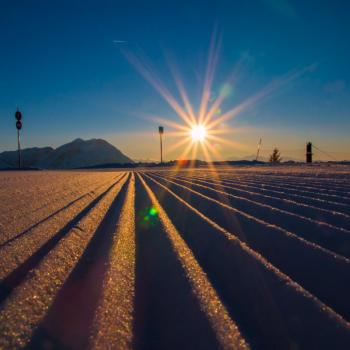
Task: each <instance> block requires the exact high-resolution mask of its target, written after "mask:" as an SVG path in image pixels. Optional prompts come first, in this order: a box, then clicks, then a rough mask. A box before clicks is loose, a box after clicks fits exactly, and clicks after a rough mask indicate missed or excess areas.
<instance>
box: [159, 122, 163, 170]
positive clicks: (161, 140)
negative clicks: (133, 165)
mask: <svg viewBox="0 0 350 350" xmlns="http://www.w3.org/2000/svg"><path fill="white" fill-rule="evenodd" d="M158 131H159V141H160V164H163V134H164V127H163V126H159V127H158Z"/></svg>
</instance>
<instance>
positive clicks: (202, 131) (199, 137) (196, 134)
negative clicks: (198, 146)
mask: <svg viewBox="0 0 350 350" xmlns="http://www.w3.org/2000/svg"><path fill="white" fill-rule="evenodd" d="M206 136H207V130H206V128H205V127H204V126H203V125H193V126H192V130H191V137H192V140H193V141H200V142H201V141H204V140H205V137H206Z"/></svg>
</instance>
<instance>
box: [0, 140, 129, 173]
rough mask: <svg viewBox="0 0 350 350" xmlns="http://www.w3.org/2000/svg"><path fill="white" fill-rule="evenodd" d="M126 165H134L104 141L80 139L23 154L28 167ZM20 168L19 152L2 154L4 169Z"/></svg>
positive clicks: (2, 166) (23, 161)
mask: <svg viewBox="0 0 350 350" xmlns="http://www.w3.org/2000/svg"><path fill="white" fill-rule="evenodd" d="M111 163H114V164H124V163H133V161H132V160H131V159H130V158H129V157H127V156H126V155H124V154H123V153H122V152H121V151H119V150H118V149H117V148H116V147H114V146H113V145H111V144H110V143H108V142H107V141H105V140H102V139H92V140H87V141H84V140H82V139H76V140H74V141H72V142H69V143H67V144H64V145H62V146H60V147H58V148H56V149H53V148H51V147H45V148H28V149H24V150H23V151H22V164H23V166H25V167H37V168H46V169H72V168H81V167H89V166H93V165H100V164H111ZM9 166H10V167H16V166H17V151H10V152H3V153H0V168H6V167H9Z"/></svg>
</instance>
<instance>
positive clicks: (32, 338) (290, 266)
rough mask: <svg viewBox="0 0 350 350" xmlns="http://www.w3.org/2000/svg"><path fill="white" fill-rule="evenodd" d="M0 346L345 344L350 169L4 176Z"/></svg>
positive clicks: (0, 189) (0, 186)
mask: <svg viewBox="0 0 350 350" xmlns="http://www.w3.org/2000/svg"><path fill="white" fill-rule="evenodd" d="M0 279H1V284H0V348H1V349H16V348H27V349H248V348H251V349H348V348H349V346H350V345H349V344H350V323H349V321H350V302H349V296H350V167H347V166H326V165H317V166H311V167H307V166H278V167H232V168H229V167H220V168H216V169H214V168H210V167H209V168H201V169H178V170H174V169H168V168H164V169H162V168H157V169H151V170H150V169H143V170H142V169H141V170H137V171H128V170H121V171H91V172H90V171H61V172H56V171H55V172H53V171H47V172H46V171H40V172H2V173H0Z"/></svg>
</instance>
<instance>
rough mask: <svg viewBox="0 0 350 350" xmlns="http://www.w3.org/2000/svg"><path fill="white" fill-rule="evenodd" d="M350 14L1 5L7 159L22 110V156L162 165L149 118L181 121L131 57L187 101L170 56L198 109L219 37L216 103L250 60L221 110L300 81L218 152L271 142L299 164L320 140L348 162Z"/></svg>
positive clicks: (236, 152) (336, 10)
mask: <svg viewBox="0 0 350 350" xmlns="http://www.w3.org/2000/svg"><path fill="white" fill-rule="evenodd" d="M349 15H350V3H349V2H347V1H317V2H315V1H293V0H281V1H278V0H247V1H229V0H227V1H205V0H202V1H106V0H100V1H97V0H96V1H91V0H90V1H89V0H85V1H82V0H80V1H78V0H70V1H66V0H61V1H58V0H57V1H56V0H52V1H44V0H32V1H19V0H18V1H17V0H1V12H0V39H1V40H0V45H1V55H0V151H1V150H7V149H15V147H16V129H15V127H14V112H15V110H16V107H17V106H19V107H20V109H21V110H22V112H23V115H24V120H23V124H24V127H23V132H22V140H23V146H24V147H31V146H46V145H52V146H54V147H55V146H58V145H60V144H62V143H65V142H68V141H70V140H72V139H74V138H77V137H82V138H92V137H95V138H105V139H107V140H108V141H110V142H112V143H113V144H114V145H115V146H117V147H118V148H120V149H121V150H122V151H124V152H125V153H126V154H127V155H129V156H131V157H134V158H137V159H154V158H157V157H158V143H157V140H158V139H157V136H158V135H157V134H156V133H154V131H156V128H157V126H158V124H157V122H156V121H154V120H149V119H147V118H145V115H159V116H162V117H163V118H165V119H168V120H173V121H176V122H178V123H181V119H180V118H179V117H178V116H177V115H176V113H175V112H174V111H173V110H172V109H171V108H170V107H169V106H168V105H167V103H166V102H165V101H164V100H163V99H162V98H161V96H160V95H159V94H158V93H157V92H156V91H155V90H154V89H153V88H152V87H151V86H150V84H149V83H148V82H147V81H146V80H145V79H144V78H143V77H142V76H141V75H140V74H139V73H138V72H137V70H136V69H135V67H133V65H132V64H130V62H129V61H128V60H127V59H126V57H125V55H124V54H123V50H124V51H125V50H126V51H129V52H133V53H136V54H139V53H141V52H142V57H147V60H148V61H149V62H151V63H152V66H153V67H154V69H155V71H156V73H157V75H158V76H159V78H160V79H161V80H162V81H163V82H164V84H166V85H167V86H168V87H169V89H170V91H171V92H173V93H174V94H175V96H176V97H178V95H177V94H176V90H175V87H174V83H173V79H172V77H171V74H170V72H169V69H168V66H167V61H166V59H165V56H166V55H168V56H171V60H172V62H174V63H176V66H177V68H178V70H179V71H180V73H181V76H182V77H183V80H184V85H185V87H186V90H187V92H188V95H189V97H190V101H191V104H192V105H193V106H194V107H195V108H196V107H198V105H199V101H200V95H201V91H202V86H203V80H204V73H205V68H206V63H207V57H208V50H209V44H210V39H211V37H212V35H213V31H214V28H216V29H217V32H218V33H219V36H221V37H222V42H221V45H220V50H219V60H218V64H217V68H216V75H215V80H214V83H213V85H212V88H211V93H212V96H213V97H215V96H217V95H218V94H219V92H220V90H221V88H222V86H223V83H224V82H225V80H226V79H227V77H228V75H229V74H230V73H231V72H232V70H233V69H234V68H235V67H237V64H238V62H241V65H240V69H239V73H238V74H237V77H236V78H235V79H234V81H233V83H232V86H231V87H232V89H231V93H230V94H229V96H228V97H227V99H226V100H225V102H224V103H223V105H222V107H221V109H222V111H223V112H225V111H226V110H228V109H230V108H232V107H234V106H235V105H238V104H239V103H241V102H242V101H244V100H245V99H247V98H249V97H250V96H253V95H254V94H256V93H257V92H259V91H261V89H263V88H264V87H265V86H267V85H268V84H270V83H271V82H272V81H274V80H275V79H279V77H281V76H283V75H285V74H288V72H291V71H293V70H296V71H298V72H303V73H300V74H298V75H297V76H296V77H295V78H294V79H293V80H291V81H288V82H286V83H285V84H284V85H282V86H281V87H280V88H278V89H277V90H275V91H273V92H272V93H271V94H270V95H269V96H268V98H266V99H264V100H263V101H260V103H258V104H256V105H254V106H252V107H251V108H249V109H248V110H245V111H243V112H242V113H241V114H239V115H238V116H236V117H235V118H234V119H232V120H228V121H227V122H226V126H227V127H228V128H233V129H234V128H237V130H240V128H241V129H242V132H235V133H233V134H232V135H230V134H227V135H225V138H227V139H229V140H232V141H237V142H239V143H240V144H241V146H242V147H239V148H234V147H232V146H229V145H227V144H223V145H220V146H218V147H219V148H218V149H219V152H220V154H221V156H222V157H223V158H227V157H231V156H232V157H235V156H238V157H239V156H243V155H249V154H252V153H254V152H255V149H256V143H257V142H258V139H259V138H260V137H262V138H263V149H264V150H265V152H267V153H268V152H269V150H270V149H271V148H272V147H274V146H277V147H279V148H280V149H281V151H282V153H284V154H285V155H288V156H292V157H297V158H298V157H299V158H300V157H302V154H303V151H302V149H303V148H304V145H305V142H306V141H308V140H311V141H313V142H314V143H315V144H316V145H317V146H318V147H319V148H321V149H324V150H325V151H327V152H328V153H330V154H331V155H333V156H334V157H335V158H336V159H345V158H347V159H350V141H349V139H350V138H349V130H350V115H349V114H350V98H349V97H350V93H349V84H350V79H349V78H350V76H349V75H350V70H349V68H348V62H350V46H349V37H350V24H349V21H348V18H349ZM116 40H117V41H118V40H120V41H125V42H124V43H116V42H115V41H116ZM306 67H311V68H309V69H306V70H305V68H306ZM166 130H167V129H166ZM167 142H168V144H167ZM172 142H175V141H174V140H172V139H170V138H169V139H168V140H167V141H166V146H169V147H168V148H169V149H170V148H171V147H170V146H171V143H172ZM181 151H182V150H181V149H177V150H175V151H171V152H169V154H167V158H176V157H177V156H178V155H179V154H181ZM320 158H321V155H320Z"/></svg>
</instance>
